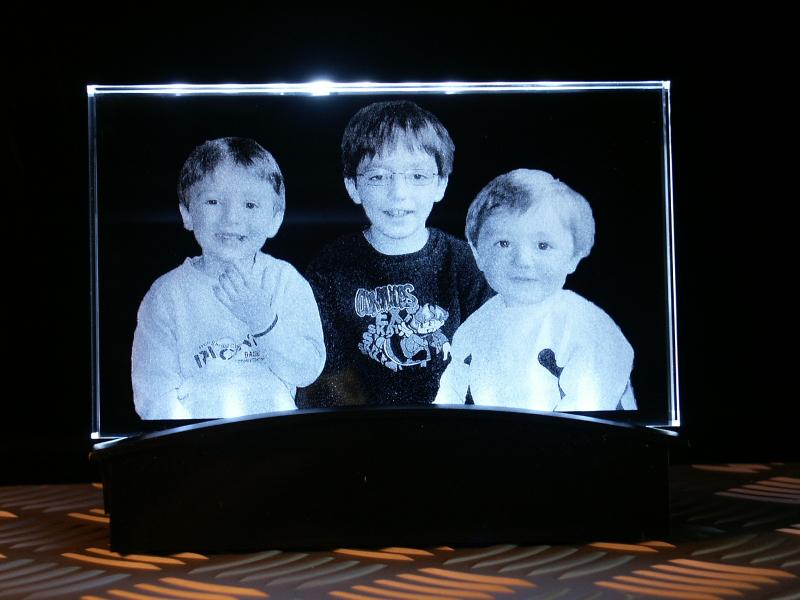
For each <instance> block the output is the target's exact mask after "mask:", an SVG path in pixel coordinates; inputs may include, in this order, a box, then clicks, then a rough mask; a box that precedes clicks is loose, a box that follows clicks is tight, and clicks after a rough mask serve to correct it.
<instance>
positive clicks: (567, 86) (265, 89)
mask: <svg viewBox="0 0 800 600" xmlns="http://www.w3.org/2000/svg"><path fill="white" fill-rule="evenodd" d="M606 89H608V90H610V89H632V90H652V89H660V90H662V92H663V94H662V116H663V119H662V122H663V133H664V145H663V146H664V169H665V175H666V176H665V178H664V179H665V181H664V188H665V190H664V191H665V203H666V206H665V215H666V220H667V223H666V226H667V245H668V248H667V257H666V258H667V311H668V314H667V320H668V328H669V336H668V337H669V356H670V361H669V363H670V364H669V369H670V382H669V385H670V414H671V419H670V420H669V423H668V424H667V425H666V427H680V424H681V414H680V392H679V385H678V380H679V375H678V331H677V312H676V311H677V292H676V277H675V231H674V211H673V192H672V124H671V120H670V119H671V114H672V113H671V105H670V90H671V85H670V81H591V82H590V81H536V82H439V83H419V82H418V83H375V82H369V81H364V82H352V83H336V82H332V81H327V80H317V81H311V82H308V83H265V84H238V83H224V84H208V85H205V84H184V83H173V84H153V85H98V84H90V85H87V86H86V94H87V96H88V100H89V145H90V181H89V186H90V196H91V202H92V209H93V210H92V213H91V216H90V220H91V241H90V246H91V248H90V252H91V256H92V259H93V260H92V268H93V272H92V282H93V284H94V290H93V291H94V293H95V296H97V294H98V293H99V291H98V290H99V288H98V284H99V281H98V280H97V277H98V265H97V259H98V257H97V252H96V243H95V241H96V235H97V225H98V224H97V206H96V203H97V200H96V199H97V194H96V190H97V177H96V149H95V144H94V136H93V133H94V116H95V115H94V98H95V96H97V95H103V94H164V93H170V94H175V95H191V94H226V93H229V94H248V93H261V94H263V93H272V94H287V93H288V94H308V95H312V96H329V95H330V94H332V93H336V92H345V93H350V94H353V93H359V92H364V93H368V92H376V91H385V92H408V93H411V92H440V93H441V92H444V93H447V94H455V93H459V92H499V91H553V92H560V91H580V90H606ZM98 307H99V302H97V301H96V299H95V301H94V302H93V317H94V320H93V323H92V359H93V361H94V365H95V367H96V369H94V370H93V374H92V397H93V399H94V410H93V411H92V424H93V427H92V428H93V430H95V431H94V432H93V433H92V434H91V435H92V439H104V438H105V436H101V435H100V433H99V430H100V387H99V386H100V382H99V372H100V369H99V361H100V357H99V314H98V312H99V309H98ZM645 426H646V427H664V425H656V424H647V425H645Z"/></svg>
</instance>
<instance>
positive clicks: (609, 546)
mask: <svg viewBox="0 0 800 600" xmlns="http://www.w3.org/2000/svg"><path fill="white" fill-rule="evenodd" d="M589 545H590V546H591V547H592V548H600V549H601V550H618V551H619V552H637V553H643V552H658V550H656V549H655V548H651V547H650V546H645V545H644V544H614V543H610V542H595V543H594V544H589Z"/></svg>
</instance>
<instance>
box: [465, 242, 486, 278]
mask: <svg viewBox="0 0 800 600" xmlns="http://www.w3.org/2000/svg"><path fill="white" fill-rule="evenodd" d="M467 243H468V244H469V249H470V250H472V256H474V257H475V264H476V265H478V268H479V269H480V270H481V271H483V266H482V265H481V255H480V254H478V250H477V248H475V246H473V245H472V242H467Z"/></svg>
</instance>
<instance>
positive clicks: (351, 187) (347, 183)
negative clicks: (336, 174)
mask: <svg viewBox="0 0 800 600" xmlns="http://www.w3.org/2000/svg"><path fill="white" fill-rule="evenodd" d="M344 187H345V188H346V189H347V193H348V194H349V195H350V198H351V199H352V200H353V202H355V203H356V204H361V196H360V195H359V193H358V188H357V187H356V180H355V179H350V178H349V177H345V178H344Z"/></svg>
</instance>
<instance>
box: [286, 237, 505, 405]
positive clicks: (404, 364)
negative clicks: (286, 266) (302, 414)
mask: <svg viewBox="0 0 800 600" xmlns="http://www.w3.org/2000/svg"><path fill="white" fill-rule="evenodd" d="M429 232H430V235H429V237H428V241H427V243H426V244H425V246H424V247H423V248H422V249H421V250H419V251H417V252H413V253H411V254H402V255H398V256H390V255H386V254H381V253H380V252H378V251H377V250H375V249H374V248H373V247H372V246H371V245H370V244H369V243H368V242H367V240H366V239H365V238H364V235H363V233H362V232H359V233H357V234H353V235H349V236H345V237H342V238H339V239H338V240H337V241H336V242H334V243H333V244H331V245H329V246H327V247H326V248H324V249H323V251H322V252H321V253H320V255H319V256H318V257H317V258H316V259H315V260H314V261H312V263H311V264H310V265H309V267H308V270H307V272H306V277H307V279H308V281H309V283H310V284H311V287H312V289H313V290H314V295H315V297H316V300H317V304H318V306H319V311H320V317H321V318H322V328H323V331H324V333H325V348H326V352H327V362H326V364H325V369H324V371H323V372H322V375H321V376H320V377H319V379H318V380H317V381H316V382H315V383H314V384H313V385H311V386H309V387H308V388H303V389H298V391H297V398H296V402H297V406H299V407H301V408H304V407H317V406H350V405H375V404H398V405H399V404H430V403H431V402H433V399H434V397H435V396H436V391H437V390H438V388H439V378H440V377H441V375H442V372H443V371H444V369H445V367H446V366H447V363H448V362H449V360H450V355H449V351H450V343H451V341H452V339H453V333H455V330H456V329H457V328H458V326H459V325H461V323H462V322H463V321H464V320H465V319H466V318H467V317H468V316H469V315H470V314H472V313H473V312H474V311H475V310H476V309H477V308H478V307H480V306H481V305H482V304H483V303H484V302H485V301H486V300H487V299H488V298H489V297H490V296H491V295H492V291H491V288H489V286H488V284H487V283H486V280H485V279H484V277H483V274H482V273H481V272H480V270H478V267H477V265H476V264H475V260H474V258H473V256H472V253H471V251H470V249H469V246H468V245H467V243H466V242H464V241H462V240H459V239H457V238H455V237H453V236H451V235H449V234H447V233H444V232H443V231H440V230H438V229H433V228H431V229H429Z"/></svg>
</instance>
